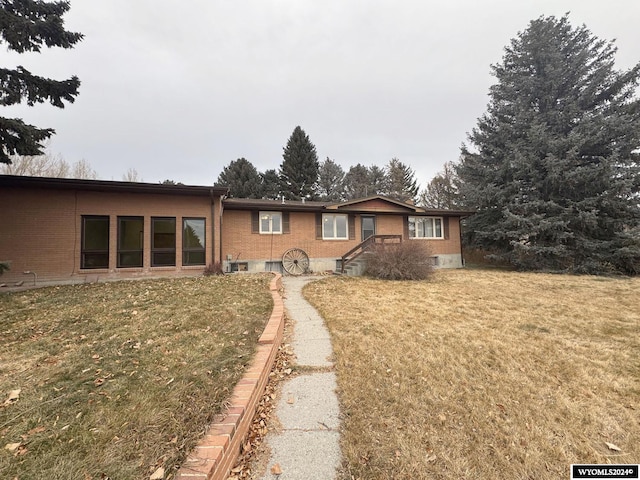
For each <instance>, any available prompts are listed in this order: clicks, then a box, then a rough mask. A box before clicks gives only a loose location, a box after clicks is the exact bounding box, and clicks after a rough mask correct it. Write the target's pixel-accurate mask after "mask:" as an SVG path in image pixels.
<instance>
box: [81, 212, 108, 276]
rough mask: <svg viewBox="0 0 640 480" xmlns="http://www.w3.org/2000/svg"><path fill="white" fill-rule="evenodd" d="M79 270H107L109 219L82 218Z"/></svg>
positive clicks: (103, 217)
mask: <svg viewBox="0 0 640 480" xmlns="http://www.w3.org/2000/svg"><path fill="white" fill-rule="evenodd" d="M80 268H109V217H106V216H89V215H87V216H83V217H82V249H81V252H80Z"/></svg>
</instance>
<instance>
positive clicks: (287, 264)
mask: <svg viewBox="0 0 640 480" xmlns="http://www.w3.org/2000/svg"><path fill="white" fill-rule="evenodd" d="M282 268H284V270H285V272H287V273H288V274H290V275H302V274H303V273H305V272H307V271H309V256H308V255H307V254H306V253H305V251H304V250H300V249H299V248H290V249H289V250H287V251H286V252H284V254H283V255H282Z"/></svg>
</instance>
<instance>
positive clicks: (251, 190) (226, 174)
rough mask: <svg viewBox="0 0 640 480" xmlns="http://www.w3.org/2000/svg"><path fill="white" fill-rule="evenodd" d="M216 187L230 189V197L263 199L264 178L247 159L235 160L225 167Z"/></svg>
mask: <svg viewBox="0 0 640 480" xmlns="http://www.w3.org/2000/svg"><path fill="white" fill-rule="evenodd" d="M215 185H216V186H224V187H229V196H230V197H235V198H261V197H262V178H261V177H260V174H259V173H258V170H256V167H254V166H253V164H252V163H251V162H250V161H249V160H247V159H246V158H239V159H237V160H233V161H232V162H230V163H229V165H227V166H226V167H224V169H223V170H222V172H220V175H218V180H216V182H215Z"/></svg>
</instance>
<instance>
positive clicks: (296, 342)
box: [262, 276, 341, 480]
mask: <svg viewBox="0 0 640 480" xmlns="http://www.w3.org/2000/svg"><path fill="white" fill-rule="evenodd" d="M319 278H320V277H310V276H301V277H290V276H286V277H283V278H282V283H283V286H284V289H285V298H284V306H285V308H286V310H287V313H288V315H289V318H291V319H292V321H293V324H294V327H293V341H292V348H293V353H294V355H295V356H296V365H297V366H298V367H302V368H301V370H302V372H303V373H301V374H300V375H298V376H295V377H294V378H292V379H290V380H287V381H286V382H285V383H284V384H283V385H282V395H281V398H280V400H279V402H278V405H277V406H276V409H275V415H276V416H277V418H278V420H279V422H280V425H281V428H280V429H279V430H278V431H277V432H270V433H269V434H268V435H267V437H266V439H265V444H266V445H267V447H268V448H269V449H270V451H271V456H270V459H269V463H268V466H267V472H266V474H265V475H264V476H263V477H262V479H263V480H276V479H278V480H331V479H333V478H335V477H336V473H337V470H338V467H339V466H340V462H341V453H340V444H339V440H340V433H339V427H340V410H339V406H338V397H337V395H336V388H337V385H336V375H335V372H334V369H333V366H334V365H333V350H332V347H331V341H330V337H329V332H328V330H327V328H326V327H325V325H324V320H323V319H322V317H321V316H320V314H319V313H318V312H317V311H316V309H315V308H313V307H312V306H311V305H310V304H309V303H308V302H307V301H306V300H305V299H304V298H303V296H302V288H303V287H304V286H305V285H306V284H307V283H309V282H311V281H314V280H318V279H319ZM276 464H277V465H278V467H277V468H274V466H275V465H276ZM273 472H281V473H273Z"/></svg>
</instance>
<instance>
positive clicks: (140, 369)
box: [0, 275, 273, 480]
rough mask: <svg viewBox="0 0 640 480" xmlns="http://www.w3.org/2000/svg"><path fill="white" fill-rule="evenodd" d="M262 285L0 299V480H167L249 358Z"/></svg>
mask: <svg viewBox="0 0 640 480" xmlns="http://www.w3.org/2000/svg"><path fill="white" fill-rule="evenodd" d="M271 278H272V277H271V275H242V276H224V277H198V278H186V279H170V280H169V279H166V280H141V281H121V282H113V283H100V284H87V285H75V286H60V287H51V288H42V289H37V290H31V291H25V292H16V293H4V294H0V338H2V341H1V342H0V442H1V443H0V447H1V448H2V449H1V450H0V478H3V479H4V478H7V479H13V478H18V479H20V480H27V479H43V478H51V479H56V480H61V479H83V480H90V479H113V480H116V479H148V478H149V477H150V476H151V475H152V474H153V473H154V472H156V471H157V470H158V469H159V468H163V469H164V470H165V473H166V478H171V476H172V475H173V473H175V468H176V466H178V465H179V464H180V462H181V461H182V460H183V459H184V458H185V456H186V454H187V453H188V451H189V450H190V449H191V448H192V447H193V446H194V445H195V444H196V443H197V441H198V439H199V437H200V436H201V435H202V433H203V432H204V428H205V426H206V425H207V424H208V423H210V421H211V420H212V417H213V416H214V415H215V414H217V413H219V412H220V411H221V409H222V407H223V404H224V401H225V399H227V398H228V397H229V395H230V393H231V390H232V389H233V387H234V386H235V383H236V382H237V380H238V379H239V378H240V376H241V375H242V373H243V370H244V367H245V366H246V365H247V364H248V363H249V362H250V360H251V358H252V355H253V352H254V348H255V346H256V343H257V338H258V337H259V336H260V334H261V333H262V330H263V328H264V325H265V324H266V321H267V320H268V318H269V315H270V313H271V308H272V303H273V302H272V299H271V295H270V293H269V290H268V283H269V281H270V280H271Z"/></svg>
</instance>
